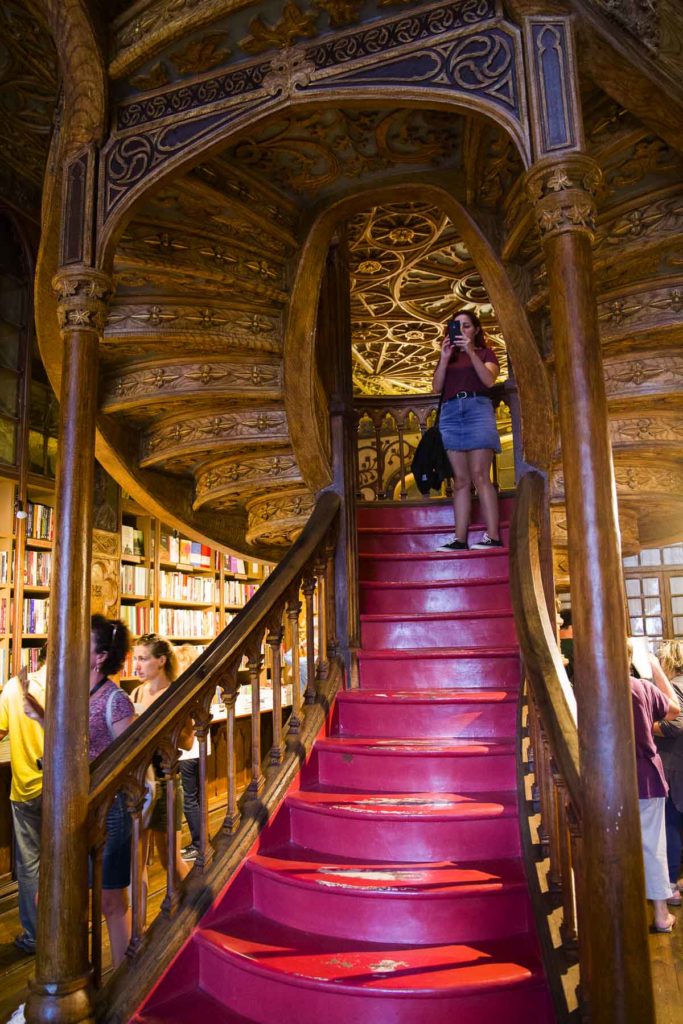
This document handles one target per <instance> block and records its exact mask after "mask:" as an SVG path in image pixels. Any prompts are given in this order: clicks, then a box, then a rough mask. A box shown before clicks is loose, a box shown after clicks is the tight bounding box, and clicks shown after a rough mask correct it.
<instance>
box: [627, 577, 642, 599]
mask: <svg viewBox="0 0 683 1024" xmlns="http://www.w3.org/2000/svg"><path fill="white" fill-rule="evenodd" d="M626 595H627V596H628V597H639V596H640V580H626Z"/></svg>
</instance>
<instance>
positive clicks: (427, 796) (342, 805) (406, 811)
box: [285, 785, 517, 822]
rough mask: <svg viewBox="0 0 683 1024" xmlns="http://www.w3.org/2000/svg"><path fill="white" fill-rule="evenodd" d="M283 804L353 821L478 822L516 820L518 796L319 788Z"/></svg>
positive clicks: (304, 791) (291, 795) (497, 792)
mask: <svg viewBox="0 0 683 1024" xmlns="http://www.w3.org/2000/svg"><path fill="white" fill-rule="evenodd" d="M285 803H286V804H287V806H288V807H290V808H293V809H295V808H299V809H301V810H304V811H308V812H311V813H314V814H323V815H334V816H336V817H342V818H354V819H356V820H358V819H361V818H366V819H377V820H382V819H384V820H391V821H425V822H427V821H465V820H477V821H479V820H483V819H500V818H510V817H516V816H517V794H516V793H514V792H510V791H509V790H504V791H494V792H488V791H483V792H482V791H480V792H472V793H400V792H399V793H381V794H377V793H376V792H375V791H374V790H373V791H371V792H369V793H363V792H361V791H359V790H355V789H348V790H345V789H342V787H334V788H331V787H329V786H324V785H318V786H316V787H315V788H311V789H306V790H299V791H298V792H297V793H290V794H288V795H287V796H286V797H285Z"/></svg>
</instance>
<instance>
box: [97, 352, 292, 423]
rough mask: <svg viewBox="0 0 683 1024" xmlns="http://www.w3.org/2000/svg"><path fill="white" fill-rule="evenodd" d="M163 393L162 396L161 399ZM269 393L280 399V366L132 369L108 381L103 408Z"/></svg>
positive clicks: (176, 365) (195, 365) (230, 364)
mask: <svg viewBox="0 0 683 1024" xmlns="http://www.w3.org/2000/svg"><path fill="white" fill-rule="evenodd" d="M162 392H163V395H162ZM196 392H200V393H206V394H208V395H211V394H226V395H230V394H250V393H258V394H261V395H263V393H264V392H265V393H270V394H272V395H273V397H278V398H279V397H280V395H281V392H282V366H281V364H280V363H254V364H250V363H244V362H236V361H230V360H228V359H225V360H223V361H221V362H218V361H215V362H205V363H194V362H192V363H170V364H168V363H167V364H161V365H155V366H145V367H132V368H130V369H127V370H124V371H123V372H121V373H118V374H116V375H115V376H113V377H110V378H109V379H108V380H107V381H106V384H105V389H104V397H103V403H102V405H103V408H104V409H105V410H106V411H113V410H115V409H117V408H124V407H125V406H126V405H130V404H131V403H132V404H135V405H137V404H140V403H145V402H147V403H148V402H150V401H154V400H155V399H156V398H157V396H159V397H162V398H165V396H166V395H169V394H171V395H173V394H187V393H196Z"/></svg>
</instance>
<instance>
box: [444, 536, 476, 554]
mask: <svg viewBox="0 0 683 1024" xmlns="http://www.w3.org/2000/svg"><path fill="white" fill-rule="evenodd" d="M437 550H438V551H469V547H468V544H467V541H466V540H458V538H457V537H456V538H455V540H452V541H451V542H450V544H442V545H441V547H440V548H438V549H437Z"/></svg>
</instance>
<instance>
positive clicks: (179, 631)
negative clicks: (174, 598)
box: [159, 608, 215, 638]
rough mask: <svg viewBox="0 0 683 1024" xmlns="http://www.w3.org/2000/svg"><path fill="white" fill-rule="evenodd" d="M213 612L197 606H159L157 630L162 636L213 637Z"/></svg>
mask: <svg viewBox="0 0 683 1024" xmlns="http://www.w3.org/2000/svg"><path fill="white" fill-rule="evenodd" d="M214 627H215V621H214V613H213V611H209V610H206V611H204V610H202V609H199V608H160V609H159V632H160V633H161V634H162V635H163V636H182V637H201V638H208V637H213V634H214Z"/></svg>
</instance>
